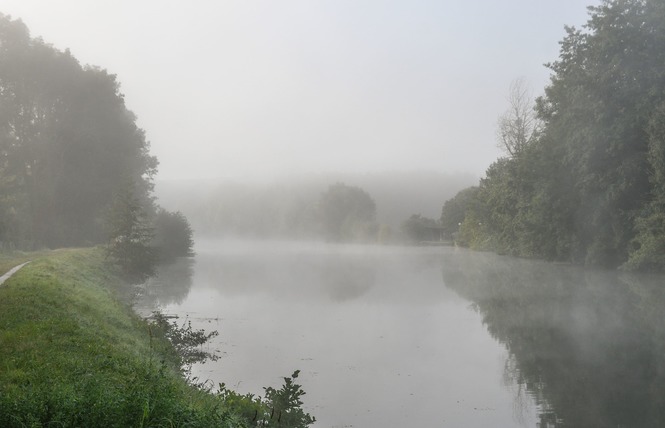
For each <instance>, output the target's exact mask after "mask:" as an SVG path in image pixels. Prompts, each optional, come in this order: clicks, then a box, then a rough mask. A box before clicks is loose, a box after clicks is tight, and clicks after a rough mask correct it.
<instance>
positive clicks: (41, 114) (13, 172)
mask: <svg viewBox="0 0 665 428" xmlns="http://www.w3.org/2000/svg"><path fill="white" fill-rule="evenodd" d="M119 86H120V85H119V83H118V81H117V80H116V77H115V76H114V75H112V74H109V73H108V72H107V71H106V70H103V69H100V68H97V67H92V66H85V67H84V66H81V65H80V64H79V62H78V61H77V60H76V59H75V58H74V57H73V56H72V55H71V54H70V52H69V51H65V52H62V51H59V50H57V49H55V48H53V47H52V46H51V45H48V44H46V43H45V42H44V41H42V40H41V39H33V38H31V37H30V33H29V31H28V28H27V27H26V26H25V25H24V24H23V23H22V22H21V21H20V20H12V19H11V18H10V17H8V16H5V15H2V14H0V248H19V249H33V248H36V247H50V248H53V247H63V246H80V245H91V244H98V243H104V242H109V240H111V239H112V240H114V241H115V242H120V241H122V240H124V241H125V242H130V241H131V242H134V241H133V240H134V236H130V233H131V234H134V235H138V233H137V231H138V230H139V229H140V230H141V233H143V237H142V239H144V242H143V243H142V244H147V243H148V241H150V240H152V239H153V236H154V233H153V231H154V229H155V228H157V229H160V230H163V231H164V232H165V233H169V234H171V233H172V231H173V230H174V229H177V230H180V231H182V230H185V232H186V229H187V227H188V225H187V224H186V219H184V218H183V217H182V216H180V215H178V214H177V213H167V212H165V211H163V210H160V209H159V207H157V206H156V205H155V203H154V198H153V197H152V190H153V182H152V180H153V176H154V175H155V173H156V171H157V164H158V162H157V159H156V158H155V157H154V156H151V155H150V153H149V149H150V145H149V143H148V141H147V140H146V137H145V133H144V131H143V130H142V129H140V128H138V127H137V125H136V117H135V116H134V114H133V113H132V112H131V111H129V110H128V109H127V107H126V106H125V102H124V99H123V95H122V94H121V93H120V88H119ZM123 204H124V205H123ZM131 210H133V212H131V213H129V211H131ZM128 213H129V214H131V215H130V216H128V215H127V214H128ZM113 216H116V217H115V218H113ZM139 221H141V222H144V223H145V224H141V225H140V228H139V227H138V226H139V225H138V224H137V222H139ZM123 223H124V224H123ZM174 223H179V224H178V225H177V226H175V227H174V226H173V224H174ZM123 227H124V229H123ZM123 230H124V231H123ZM114 232H115V233H116V235H114V236H111V235H112V234H113V233H114ZM118 233H126V234H127V236H120V235H118ZM164 242H165V241H164V240H162V244H163V245H165V244H164ZM188 242H189V241H188ZM185 245H188V244H187V243H185ZM189 251H190V250H187V251H184V254H187V253H188V252H189ZM179 252H183V251H180V250H172V249H169V250H168V251H164V252H163V254H162V256H165V257H166V256H173V255H175V253H179ZM184 254H183V255H184Z"/></svg>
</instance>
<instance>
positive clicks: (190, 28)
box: [0, 0, 591, 179]
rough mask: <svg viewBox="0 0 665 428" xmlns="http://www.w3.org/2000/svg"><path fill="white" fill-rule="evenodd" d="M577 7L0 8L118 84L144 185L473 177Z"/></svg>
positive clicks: (274, 4) (83, 3)
mask: <svg viewBox="0 0 665 428" xmlns="http://www.w3.org/2000/svg"><path fill="white" fill-rule="evenodd" d="M590 2H591V0H556V1H554V0H550V1H533V0H505V1H500V2H499V1H495V0H479V1H474V2H462V1H439V0H417V1H408V2H407V1H401V2H398V1H386V0H367V1H355V0H324V1H312V0H297V1H293V0H284V1H267V0H264V1H246V0H234V1H223V2H218V1H202V0H201V1H196V2H184V1H163V0H159V1H157V0H141V1H130V0H120V1H113V2H110V1H90V0H63V1H57V2H55V1H51V0H3V1H2V2H1V3H0V12H2V13H5V14H9V15H11V16H12V17H13V18H21V19H22V20H23V21H24V22H25V23H26V24H27V25H28V27H29V28H30V30H31V32H32V35H33V36H40V37H43V39H44V40H45V41H47V42H49V43H51V44H53V45H54V46H55V47H56V48H58V49H63V50H64V49H66V48H69V49H70V50H71V52H72V54H73V55H74V56H75V57H76V58H78V59H79V60H80V61H81V62H82V63H83V64H91V65H98V66H100V67H102V68H106V69H108V70H109V71H110V72H111V73H115V74H117V75H118V79H119V81H120V82H121V83H122V91H123V93H124V94H125V96H126V102H127V105H128V107H129V108H130V109H131V110H133V111H134V112H135V113H136V114H137V116H138V123H139V125H140V126H141V127H142V128H144V129H145V130H146V131H147V135H148V138H149V140H150V141H151V143H152V152H153V154H155V155H156V156H157V157H158V158H159V160H160V162H161V165H160V174H159V177H158V178H159V179H181V178H233V179H243V178H250V177H251V178H253V179H270V178H272V177H275V176H281V175H285V174H288V173H293V172H296V173H311V172H316V171H327V172H344V173H361V172H377V171H386V170H401V171H412V170H429V171H439V172H446V173H455V172H466V173H471V174H474V175H476V176H480V175H482V174H483V172H484V171H485V169H486V168H487V166H489V164H490V163H491V162H492V161H493V160H494V159H496V158H497V156H499V155H500V152H499V151H498V149H497V148H496V143H495V127H496V120H497V117H498V116H499V115H500V114H501V113H502V112H503V110H504V109H505V108H506V95H507V91H508V86H509V84H510V82H511V80H513V79H515V78H518V77H520V76H524V77H525V78H526V80H527V81H528V82H529V83H530V84H531V86H532V87H533V88H534V89H535V92H536V93H537V92H539V91H540V90H541V89H542V88H543V87H544V86H545V84H546V83H547V80H548V76H549V72H548V70H547V69H546V68H545V67H544V66H543V64H544V63H546V62H549V61H553V60H555V59H556V58H557V55H558V49H559V45H558V41H560V40H561V39H562V37H563V35H564V29H563V26H564V24H568V25H578V26H579V25H580V24H583V23H584V22H585V21H586V18H587V11H586V6H587V5H588V4H589V3H590Z"/></svg>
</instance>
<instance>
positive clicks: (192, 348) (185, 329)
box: [150, 311, 219, 374]
mask: <svg viewBox="0 0 665 428" xmlns="http://www.w3.org/2000/svg"><path fill="white" fill-rule="evenodd" d="M150 334H151V335H155V336H159V337H163V338H165V339H167V340H168V341H169V343H170V344H171V346H172V349H173V350H174V352H175V354H176V357H177V365H178V366H179V367H180V368H181V369H182V370H183V371H184V372H185V373H186V374H189V373H190V372H191V367H192V364H195V363H203V362H205V361H206V360H211V361H216V360H218V359H219V357H218V356H217V354H215V353H212V352H208V351H205V350H204V349H203V345H204V344H206V343H207V342H208V341H209V340H210V339H212V338H213V337H216V336H217V335H218V333H217V331H212V332H210V333H206V332H205V330H194V329H193V328H192V322H191V321H189V320H185V321H184V322H183V323H182V325H178V324H177V323H176V322H174V321H169V319H168V318H167V317H166V316H165V315H164V314H162V313H161V312H158V311H155V312H153V313H152V317H151V318H150Z"/></svg>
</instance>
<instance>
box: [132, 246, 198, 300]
mask: <svg viewBox="0 0 665 428" xmlns="http://www.w3.org/2000/svg"><path fill="white" fill-rule="evenodd" d="M194 263H195V261H194V259H193V258H187V257H181V258H178V259H176V260H175V261H174V262H173V263H170V264H165V265H160V266H158V267H157V275H155V276H154V277H152V278H149V279H148V280H147V281H146V282H145V283H144V284H142V286H141V287H140V292H139V296H138V301H137V302H136V304H135V306H136V307H138V308H160V307H163V306H166V305H170V304H180V303H182V302H183V301H184V300H185V298H186V297H187V295H188V294H189V291H190V290H191V288H192V277H193V275H194Z"/></svg>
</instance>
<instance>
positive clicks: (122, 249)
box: [106, 182, 157, 284]
mask: <svg viewBox="0 0 665 428" xmlns="http://www.w3.org/2000/svg"><path fill="white" fill-rule="evenodd" d="M106 225H107V230H108V244H107V247H106V250H107V254H108V256H109V257H110V258H111V259H112V260H113V261H114V262H115V263H116V264H117V265H118V267H119V268H120V270H121V271H122V273H123V275H124V276H125V278H126V279H127V280H128V281H130V282H132V283H136V284H138V283H141V282H143V281H145V280H146V279H148V278H149V277H150V276H152V275H154V274H155V263H156V260H157V258H156V254H155V250H154V249H153V247H152V246H151V242H152V240H153V237H154V231H153V228H152V227H151V226H150V222H149V220H148V216H147V214H146V210H145V208H144V207H143V206H142V205H141V201H140V199H139V198H138V197H137V196H136V190H135V185H134V183H132V182H129V183H128V184H127V185H126V186H125V187H124V188H123V189H121V190H120V191H119V192H118V193H117V194H116V195H115V198H114V200H113V204H112V205H111V208H110V210H109V212H108V215H107V220H106Z"/></svg>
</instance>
